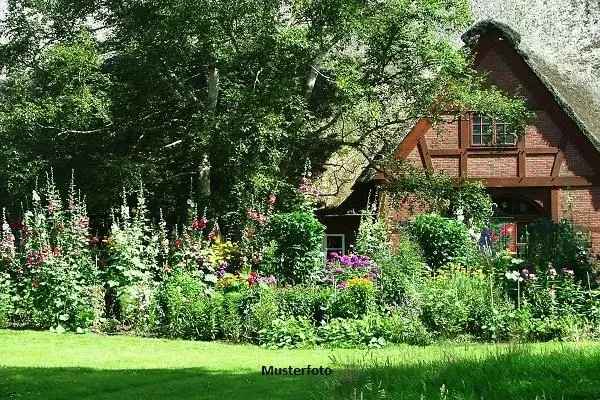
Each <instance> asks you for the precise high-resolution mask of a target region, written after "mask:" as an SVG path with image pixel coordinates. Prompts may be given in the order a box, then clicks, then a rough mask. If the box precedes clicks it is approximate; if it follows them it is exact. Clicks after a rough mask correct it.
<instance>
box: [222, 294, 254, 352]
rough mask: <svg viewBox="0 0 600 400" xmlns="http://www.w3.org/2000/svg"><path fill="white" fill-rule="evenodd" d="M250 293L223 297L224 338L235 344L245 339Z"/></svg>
mask: <svg viewBox="0 0 600 400" xmlns="http://www.w3.org/2000/svg"><path fill="white" fill-rule="evenodd" d="M248 296H249V294H248V291H232V292H227V293H225V295H224V296H223V320H222V323H221V329H222V331H223V337H224V338H225V339H227V340H230V341H233V342H241V341H243V340H244V339H245V330H244V316H245V315H246V314H247V312H246V305H247V304H248V303H249V302H248Z"/></svg>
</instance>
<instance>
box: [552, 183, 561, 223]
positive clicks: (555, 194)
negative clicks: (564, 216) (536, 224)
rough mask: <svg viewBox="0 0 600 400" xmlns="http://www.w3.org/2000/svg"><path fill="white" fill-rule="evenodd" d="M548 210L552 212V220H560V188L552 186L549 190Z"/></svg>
mask: <svg viewBox="0 0 600 400" xmlns="http://www.w3.org/2000/svg"><path fill="white" fill-rule="evenodd" d="M550 212H551V214H552V221H554V222H559V221H560V189H559V188H552V190H551V191H550Z"/></svg>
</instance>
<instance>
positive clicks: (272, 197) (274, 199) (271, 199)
mask: <svg viewBox="0 0 600 400" xmlns="http://www.w3.org/2000/svg"><path fill="white" fill-rule="evenodd" d="M276 202H277V196H275V195H274V194H273V193H271V194H270V195H269V198H268V199H267V203H269V205H270V206H274V205H275V203H276Z"/></svg>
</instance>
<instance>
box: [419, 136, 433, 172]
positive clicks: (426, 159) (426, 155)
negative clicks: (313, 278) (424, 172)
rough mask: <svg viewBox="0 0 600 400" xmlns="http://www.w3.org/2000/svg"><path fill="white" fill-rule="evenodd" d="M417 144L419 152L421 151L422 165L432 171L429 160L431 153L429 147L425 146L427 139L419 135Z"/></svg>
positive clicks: (431, 164)
mask: <svg viewBox="0 0 600 400" xmlns="http://www.w3.org/2000/svg"><path fill="white" fill-rule="evenodd" d="M417 146H418V147H419V152H420V153H421V159H422V160H423V165H424V166H425V168H426V169H428V170H429V171H433V163H432V162H431V154H429V149H428V148H427V140H426V139H425V137H421V138H420V139H419V141H418V142H417Z"/></svg>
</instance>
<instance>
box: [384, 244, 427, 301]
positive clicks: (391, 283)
mask: <svg viewBox="0 0 600 400" xmlns="http://www.w3.org/2000/svg"><path fill="white" fill-rule="evenodd" d="M377 264H378V265H379V268H380V271H381V273H380V277H379V281H378V285H379V290H380V294H379V301H380V303H381V305H382V306H385V305H391V306H403V307H416V306H417V304H416V300H415V299H416V298H418V293H419V292H420V286H421V285H422V284H423V280H424V278H425V277H426V276H427V270H426V269H425V262H424V260H423V257H422V255H421V250H420V249H419V247H418V245H417V244H416V243H415V242H412V241H411V240H410V239H409V237H408V236H407V235H405V234H404V233H401V234H400V235H399V236H398V242H397V244H396V247H395V249H394V253H393V254H391V255H390V256H389V257H387V258H385V259H380V260H377Z"/></svg>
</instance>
